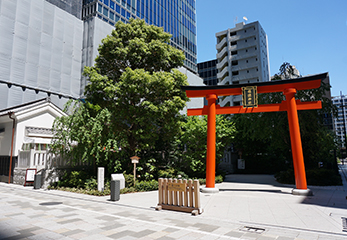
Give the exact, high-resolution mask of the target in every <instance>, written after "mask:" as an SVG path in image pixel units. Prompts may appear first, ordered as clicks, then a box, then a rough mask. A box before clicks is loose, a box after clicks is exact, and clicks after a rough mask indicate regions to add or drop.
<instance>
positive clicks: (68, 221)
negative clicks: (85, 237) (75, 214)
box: [57, 218, 82, 224]
mask: <svg viewBox="0 0 347 240" xmlns="http://www.w3.org/2000/svg"><path fill="white" fill-rule="evenodd" d="M77 221H82V219H81V218H72V219H67V220H60V221H57V223H59V224H67V223H73V222H77Z"/></svg>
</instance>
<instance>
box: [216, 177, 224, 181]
mask: <svg viewBox="0 0 347 240" xmlns="http://www.w3.org/2000/svg"><path fill="white" fill-rule="evenodd" d="M223 180H224V177H223V176H222V175H218V176H216V183H222V182H223Z"/></svg>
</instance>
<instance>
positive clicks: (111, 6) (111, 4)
mask: <svg viewBox="0 0 347 240" xmlns="http://www.w3.org/2000/svg"><path fill="white" fill-rule="evenodd" d="M110 8H111V9H112V10H114V2H113V1H112V0H111V1H110Z"/></svg>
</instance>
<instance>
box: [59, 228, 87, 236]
mask: <svg viewBox="0 0 347 240" xmlns="http://www.w3.org/2000/svg"><path fill="white" fill-rule="evenodd" d="M81 232H84V231H83V230H80V229H75V230H71V231H67V232H63V233H62V234H63V235H64V236H71V235H75V234H78V233H81Z"/></svg>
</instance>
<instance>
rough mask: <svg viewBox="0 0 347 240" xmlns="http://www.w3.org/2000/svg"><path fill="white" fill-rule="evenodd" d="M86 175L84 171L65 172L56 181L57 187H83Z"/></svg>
mask: <svg viewBox="0 0 347 240" xmlns="http://www.w3.org/2000/svg"><path fill="white" fill-rule="evenodd" d="M87 178H88V175H87V174H86V172H84V171H71V172H65V174H64V175H63V177H62V178H61V180H60V181H59V182H58V186H59V187H71V188H73V187H75V188H83V187H84V183H85V182H86V180H87Z"/></svg>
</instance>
